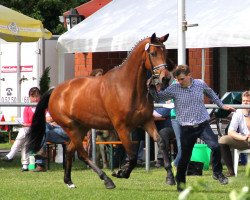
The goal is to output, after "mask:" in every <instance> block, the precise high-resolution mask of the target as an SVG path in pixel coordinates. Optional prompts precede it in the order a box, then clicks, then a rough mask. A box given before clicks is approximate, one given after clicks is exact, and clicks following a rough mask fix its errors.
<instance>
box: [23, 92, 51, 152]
mask: <svg viewBox="0 0 250 200" xmlns="http://www.w3.org/2000/svg"><path fill="white" fill-rule="evenodd" d="M52 91H53V89H50V90H48V91H47V92H46V93H44V95H43V96H42V97H41V100H40V101H39V102H38V104H37V106H36V111H35V113H34V116H33V119H32V124H31V126H30V128H29V131H28V133H27V143H26V144H27V152H30V151H33V152H37V151H39V150H40V149H41V148H42V146H43V144H44V142H45V138H44V136H45V129H46V109H47V108H48V104H49V99H50V95H51V93H52Z"/></svg>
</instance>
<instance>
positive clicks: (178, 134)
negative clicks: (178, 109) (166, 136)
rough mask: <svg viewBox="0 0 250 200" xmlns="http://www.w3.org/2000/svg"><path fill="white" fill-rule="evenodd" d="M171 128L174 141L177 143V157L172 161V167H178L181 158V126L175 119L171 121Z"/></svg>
mask: <svg viewBox="0 0 250 200" xmlns="http://www.w3.org/2000/svg"><path fill="white" fill-rule="evenodd" d="M171 122H172V127H173V129H174V134H175V139H176V143H177V151H178V152H177V155H176V157H175V159H174V166H178V163H179V160H180V158H181V126H180V124H179V122H178V121H177V119H171Z"/></svg>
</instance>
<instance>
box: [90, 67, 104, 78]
mask: <svg viewBox="0 0 250 200" xmlns="http://www.w3.org/2000/svg"><path fill="white" fill-rule="evenodd" d="M98 73H101V74H103V69H101V68H99V69H93V71H92V72H91V73H90V76H96V74H98Z"/></svg>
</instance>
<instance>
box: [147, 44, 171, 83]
mask: <svg viewBox="0 0 250 200" xmlns="http://www.w3.org/2000/svg"><path fill="white" fill-rule="evenodd" d="M150 46H154V47H160V48H163V49H165V45H163V44H152V43H147V44H146V45H145V52H146V53H147V54H148V58H149V62H150V65H151V73H152V76H151V78H152V82H151V84H153V85H155V84H156V83H155V78H159V76H160V74H157V73H156V70H158V69H160V68H162V67H164V68H165V69H167V64H166V63H162V64H159V65H157V66H154V65H153V62H152V55H151V53H150Z"/></svg>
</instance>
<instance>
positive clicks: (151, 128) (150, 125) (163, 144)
mask: <svg viewBox="0 0 250 200" xmlns="http://www.w3.org/2000/svg"><path fill="white" fill-rule="evenodd" d="M144 130H145V131H146V132H147V133H148V134H149V135H150V136H151V137H152V138H153V140H154V141H155V142H157V144H158V147H159V149H161V150H162V155H163V160H164V168H165V169H166V171H167V177H166V183H167V184H168V185H175V180H174V175H173V172H172V166H171V163H170V160H169V154H168V144H169V142H168V141H164V139H163V138H162V137H161V136H160V135H159V133H158V131H157V129H156V126H155V123H154V120H153V119H152V120H150V121H148V122H147V123H145V124H144ZM164 138H166V140H168V136H166V137H164Z"/></svg>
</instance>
